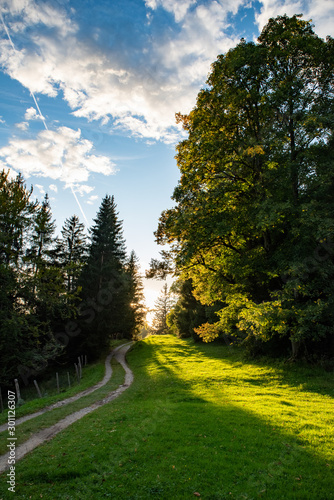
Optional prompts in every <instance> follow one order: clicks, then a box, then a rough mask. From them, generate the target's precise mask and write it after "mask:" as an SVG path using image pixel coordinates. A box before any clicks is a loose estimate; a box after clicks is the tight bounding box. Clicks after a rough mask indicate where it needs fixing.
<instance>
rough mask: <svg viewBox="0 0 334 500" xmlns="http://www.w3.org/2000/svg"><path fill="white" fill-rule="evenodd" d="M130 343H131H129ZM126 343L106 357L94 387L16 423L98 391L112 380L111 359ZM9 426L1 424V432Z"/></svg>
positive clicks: (17, 422)
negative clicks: (102, 374)
mask: <svg viewBox="0 0 334 500" xmlns="http://www.w3.org/2000/svg"><path fill="white" fill-rule="evenodd" d="M129 344H130V343H129ZM124 345H128V344H123V345H121V346H119V347H116V348H115V349H113V351H112V352H111V353H110V354H109V355H108V356H107V357H106V360H105V374H104V377H103V379H102V380H101V382H98V383H97V384H95V385H93V386H92V387H89V388H88V389H85V390H84V391H81V392H78V393H77V394H75V395H74V396H71V397H70V398H67V399H63V400H62V401H58V402H57V403H54V404H52V405H50V406H46V407H45V408H42V409H41V410H38V411H36V412H35V413H30V414H29V415H25V416H24V417H21V418H18V419H17V420H16V422H15V425H16V426H18V425H20V424H22V423H23V422H26V421H27V420H31V419H32V418H35V417H38V416H39V415H43V413H46V412H47V411H51V410H54V409H55V408H60V407H61V406H65V405H67V404H69V403H73V401H77V400H78V399H80V398H82V397H83V396H88V394H91V393H92V392H94V391H96V390H97V389H100V387H103V386H104V385H106V383H107V382H108V381H109V380H110V378H111V375H112V368H111V366H110V361H111V358H113V357H116V353H117V352H118V351H119V349H121V348H122V347H124ZM7 428H8V424H7V423H5V424H3V425H0V432H3V431H6V430H7Z"/></svg>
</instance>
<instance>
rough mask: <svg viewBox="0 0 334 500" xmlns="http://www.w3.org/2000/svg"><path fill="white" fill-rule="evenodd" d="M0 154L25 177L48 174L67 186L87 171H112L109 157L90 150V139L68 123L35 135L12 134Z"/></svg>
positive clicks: (81, 180)
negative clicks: (95, 153) (17, 136)
mask: <svg viewBox="0 0 334 500" xmlns="http://www.w3.org/2000/svg"><path fill="white" fill-rule="evenodd" d="M0 158H2V163H3V164H4V165H5V167H6V168H8V167H9V168H14V169H15V170H16V171H19V172H22V174H23V175H24V177H26V178H27V177H29V176H30V175H39V176H41V177H50V178H51V179H55V180H56V179H58V180H61V181H63V182H65V183H66V185H67V186H69V185H73V184H75V183H82V182H87V180H88V178H89V175H90V173H91V172H98V173H102V174H104V175H110V174H113V173H114V172H115V165H114V164H113V163H112V162H111V161H110V159H109V158H107V157H106V156H101V155H99V156H98V155H94V154H93V143H92V142H91V141H88V140H87V139H83V138H82V137H81V131H80V130H73V129H71V128H68V127H60V128H58V129H57V130H54V131H52V130H43V131H41V132H39V134H38V135H37V137H36V139H19V138H13V139H11V140H10V142H9V144H8V146H5V147H3V148H1V149H0Z"/></svg>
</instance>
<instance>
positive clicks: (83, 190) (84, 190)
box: [73, 184, 94, 196]
mask: <svg viewBox="0 0 334 500" xmlns="http://www.w3.org/2000/svg"><path fill="white" fill-rule="evenodd" d="M73 189H74V191H75V192H76V193H79V194H80V196H84V195H85V194H89V193H91V192H92V191H94V187H92V186H88V185H87V184H74V185H73Z"/></svg>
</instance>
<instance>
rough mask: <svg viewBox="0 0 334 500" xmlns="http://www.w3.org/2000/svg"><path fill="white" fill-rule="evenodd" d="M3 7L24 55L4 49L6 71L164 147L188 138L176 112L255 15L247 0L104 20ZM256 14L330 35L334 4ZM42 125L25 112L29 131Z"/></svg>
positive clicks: (115, 12)
mask: <svg viewBox="0 0 334 500" xmlns="http://www.w3.org/2000/svg"><path fill="white" fill-rule="evenodd" d="M0 3H1V6H2V11H3V15H4V19H5V21H6V24H8V27H9V30H10V32H11V33H12V37H13V39H14V41H15V47H16V50H13V47H12V45H11V44H10V42H9V41H8V40H7V39H6V38H3V39H2V40H0V64H2V66H3V68H5V71H6V72H7V73H8V74H9V75H10V76H11V77H12V78H15V79H16V80H18V81H19V82H21V83H22V84H23V85H24V86H25V87H26V88H28V89H29V90H30V91H31V92H33V93H36V94H38V93H40V94H45V95H48V96H51V97H56V96H61V97H62V98H63V99H64V100H65V101H66V102H67V104H68V105H69V106H70V108H71V110H72V113H73V114H74V115H75V116H76V117H80V118H85V119H87V120H90V121H91V120H100V121H101V123H102V124H104V125H106V124H107V123H109V125H108V127H109V130H111V131H114V130H115V128H116V129H118V130H119V129H121V130H123V131H126V133H128V134H130V135H131V134H132V135H135V136H138V137H144V138H146V139H155V140H162V141H165V142H174V141H176V140H177V139H178V138H179V137H180V135H179V134H180V128H178V127H177V126H176V125H175V112H177V111H181V112H183V113H187V112H189V111H190V110H191V109H192V107H193V106H194V104H195V99H196V95H197V93H198V90H199V88H200V87H201V86H203V84H204V82H205V80H206V77H207V74H208V73H209V71H210V64H211V63H212V62H213V61H214V60H215V59H216V57H217V55H218V54H219V53H222V52H225V51H226V50H228V49H229V48H230V47H232V46H234V45H235V44H236V43H237V42H238V41H239V34H238V33H236V32H234V31H233V16H236V15H237V12H238V10H239V9H240V7H245V6H248V7H249V0H207V1H202V0H145V2H140V1H138V3H136V2H133V4H132V5H133V8H135V9H137V10H136V12H135V13H133V12H129V11H128V10H127V9H126V8H125V7H124V8H122V7H120V6H119V5H118V6H117V8H116V6H115V5H113V2H109V3H108V2H103V3H102V2H101V3H99V4H98V7H97V8H96V11H97V10H98V12H96V11H94V9H92V5H93V3H91V4H90V3H89V2H88V3H87V2H83V3H78V4H77V5H78V6H79V7H78V9H79V8H80V16H78V15H77V14H78V13H77V12H75V10H74V9H73V8H72V7H70V5H71V4H70V3H67V2H65V1H62V2H60V1H59V2H58V3H57V2H51V0H50V1H48V0H44V1H43V2H39V3H38V4H37V2H35V1H33V0H10V1H9V0H0ZM73 5H74V6H75V5H76V4H75V3H74V2H73ZM258 5H261V9H260V12H259V13H258V14H257V16H256V22H257V24H258V27H259V28H260V29H261V28H262V27H263V25H264V24H265V23H266V22H267V20H268V18H269V17H271V16H276V15H277V14H283V13H285V12H286V13H287V14H289V15H292V14H295V13H299V12H303V13H304V16H305V17H306V18H309V17H311V18H312V19H313V21H314V22H315V24H316V31H317V32H318V33H319V34H321V35H322V36H325V35H326V34H329V33H331V30H332V23H333V19H334V5H333V0H262V1H260V2H258ZM85 9H87V10H85ZM88 9H91V10H90V11H89V23H87V22H86V24H85V21H84V19H85V18H86V17H88ZM103 9H104V10H103ZM166 13H167V14H170V20H169V21H168V22H166ZM94 16H96V17H94ZM147 16H148V17H147ZM167 17H168V16H167ZM74 19H78V21H74ZM79 19H80V21H79ZM95 19H96V23H95V22H94V20H95ZM37 118H38V114H37V113H36V111H34V108H29V109H28V110H27V111H26V118H25V122H28V121H29V120H31V119H37ZM22 127H23V125H22Z"/></svg>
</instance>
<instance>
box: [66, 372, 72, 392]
mask: <svg viewBox="0 0 334 500" xmlns="http://www.w3.org/2000/svg"><path fill="white" fill-rule="evenodd" d="M67 380H68V387H69V388H71V380H70V374H69V372H67Z"/></svg>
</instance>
